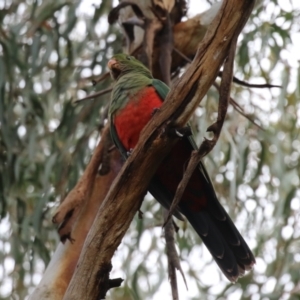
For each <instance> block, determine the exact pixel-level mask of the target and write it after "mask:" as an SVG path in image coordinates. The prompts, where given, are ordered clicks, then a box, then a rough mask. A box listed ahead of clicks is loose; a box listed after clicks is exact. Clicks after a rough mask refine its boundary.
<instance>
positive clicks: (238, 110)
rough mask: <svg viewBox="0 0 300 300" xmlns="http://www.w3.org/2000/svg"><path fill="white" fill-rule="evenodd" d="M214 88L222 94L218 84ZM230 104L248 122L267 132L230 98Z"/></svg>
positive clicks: (214, 84)
mask: <svg viewBox="0 0 300 300" xmlns="http://www.w3.org/2000/svg"><path fill="white" fill-rule="evenodd" d="M213 86H214V87H215V88H216V89H217V90H218V92H220V86H219V84H218V83H216V82H214V83H213ZM229 101H230V104H231V105H232V106H233V108H234V109H235V110H236V111H237V112H238V113H239V114H241V115H242V116H243V117H245V118H246V119H247V120H249V121H250V122H251V123H252V124H254V125H255V126H257V127H258V128H259V129H261V130H265V129H264V128H263V127H261V126H260V125H259V124H258V123H256V122H255V120H253V119H252V118H250V117H249V116H248V115H247V114H245V112H244V110H243V108H242V107H241V106H240V105H239V104H238V103H237V102H236V101H235V100H234V99H233V98H232V97H230V100H229Z"/></svg>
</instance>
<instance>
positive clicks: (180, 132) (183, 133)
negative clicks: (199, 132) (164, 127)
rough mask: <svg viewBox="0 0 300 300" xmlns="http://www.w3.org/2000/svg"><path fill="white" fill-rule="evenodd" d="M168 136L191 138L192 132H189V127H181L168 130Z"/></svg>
mask: <svg viewBox="0 0 300 300" xmlns="http://www.w3.org/2000/svg"><path fill="white" fill-rule="evenodd" d="M169 134H170V135H171V136H172V137H179V138H183V137H188V136H191V135H192V130H191V127H190V126H185V127H182V128H170V130H169Z"/></svg>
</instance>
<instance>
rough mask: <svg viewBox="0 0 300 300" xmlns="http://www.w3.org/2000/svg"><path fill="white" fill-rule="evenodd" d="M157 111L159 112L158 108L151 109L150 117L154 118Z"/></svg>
mask: <svg viewBox="0 0 300 300" xmlns="http://www.w3.org/2000/svg"><path fill="white" fill-rule="evenodd" d="M159 110H160V108H159V107H155V108H153V110H152V113H151V116H154V115H155V114H156V113H157V112H158V111H159Z"/></svg>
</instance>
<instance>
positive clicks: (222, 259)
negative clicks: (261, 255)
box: [181, 199, 255, 282]
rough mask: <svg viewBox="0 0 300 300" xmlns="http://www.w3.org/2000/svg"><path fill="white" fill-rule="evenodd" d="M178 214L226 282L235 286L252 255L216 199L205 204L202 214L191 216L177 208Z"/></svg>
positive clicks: (188, 211) (247, 266) (248, 267)
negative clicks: (191, 229) (188, 223)
mask: <svg viewBox="0 0 300 300" xmlns="http://www.w3.org/2000/svg"><path fill="white" fill-rule="evenodd" d="M181 212H182V213H183V214H184V215H185V216H186V218H187V219H188V221H189V222H190V223H191V225H192V226H193V227H194V229H195V230H196V232H197V233H198V235H199V236H200V237H201V239H202V240H203V242H204V244H205V246H206V247H207V249H208V250H209V251H210V253H211V255H212V256H213V258H214V260H215V261H216V263H217V264H218V266H219V267H220V269H221V270H222V272H223V273H224V275H225V276H226V277H227V278H228V279H229V280H230V281H232V282H235V281H236V280H237V279H238V277H240V276H242V275H243V274H244V273H245V270H250V269H252V267H253V265H254V264H255V258H254V256H253V254H252V252H251V250H250V249H249V247H248V245H247V244H246V242H245V240H244V239H243V237H242V236H241V234H240V233H239V231H238V230H237V228H236V227H235V225H234V224H233V222H232V221H231V219H230V217H229V215H228V214H227V212H226V211H225V209H224V208H223V207H222V205H221V204H220V203H219V201H218V200H217V199H212V200H211V201H209V203H208V207H207V209H206V210H203V211H200V212H193V211H191V210H189V209H185V208H184V207H181Z"/></svg>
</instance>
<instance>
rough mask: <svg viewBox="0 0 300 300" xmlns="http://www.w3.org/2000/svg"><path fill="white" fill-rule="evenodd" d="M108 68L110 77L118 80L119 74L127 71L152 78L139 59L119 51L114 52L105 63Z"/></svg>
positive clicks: (121, 74)
mask: <svg viewBox="0 0 300 300" xmlns="http://www.w3.org/2000/svg"><path fill="white" fill-rule="evenodd" d="M107 66H108V68H109V70H110V74H111V77H112V78H113V79H114V80H116V81H117V80H118V79H119V78H120V77H121V76H123V75H125V74H128V73H132V72H134V73H139V74H141V75H144V76H146V77H148V78H152V75H151V73H150V71H149V69H148V68H147V67H145V66H144V65H143V64H142V63H141V62H140V61H139V60H137V59H136V58H134V57H133V56H130V55H127V54H124V53H120V54H115V55H114V56H113V57H112V58H111V59H110V60H109V61H108V63H107Z"/></svg>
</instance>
